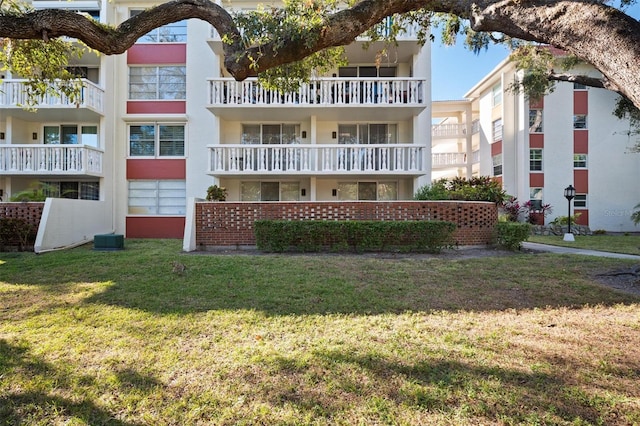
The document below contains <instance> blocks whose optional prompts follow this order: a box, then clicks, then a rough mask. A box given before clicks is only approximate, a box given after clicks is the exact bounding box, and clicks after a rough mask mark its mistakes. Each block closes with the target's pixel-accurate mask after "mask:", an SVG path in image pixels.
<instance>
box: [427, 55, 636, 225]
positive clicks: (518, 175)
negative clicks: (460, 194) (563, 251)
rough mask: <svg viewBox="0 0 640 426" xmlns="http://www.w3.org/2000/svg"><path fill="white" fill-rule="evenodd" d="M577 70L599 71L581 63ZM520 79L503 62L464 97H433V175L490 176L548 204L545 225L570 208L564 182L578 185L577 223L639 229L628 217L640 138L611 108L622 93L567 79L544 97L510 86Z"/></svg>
mask: <svg viewBox="0 0 640 426" xmlns="http://www.w3.org/2000/svg"><path fill="white" fill-rule="evenodd" d="M557 53H558V54H560V52H557ZM573 71H574V72H576V73H580V74H586V75H590V76H594V77H598V76H599V73H598V72H597V71H596V70H595V69H594V68H592V67H591V66H589V65H584V64H583V65H580V66H578V67H577V68H576V69H575V70H573ZM519 78H521V73H519V72H517V70H516V69H515V66H514V64H513V63H511V62H509V61H508V60H505V61H504V62H502V63H501V64H499V65H498V66H497V67H496V68H495V69H494V70H493V71H492V72H491V73H489V74H488V75H487V76H485V77H484V78H483V79H482V80H481V81H479V82H478V83H477V84H476V85H475V86H474V87H473V88H471V89H470V90H469V92H468V93H467V94H466V95H465V97H466V100H465V101H452V102H449V101H447V102H434V103H433V111H434V118H437V119H439V122H438V124H436V125H434V133H433V152H434V154H433V155H434V166H433V173H434V177H439V176H446V177H451V176H465V177H469V176H473V175H483V176H493V177H495V178H496V179H498V180H500V181H501V182H502V183H503V186H504V188H505V190H506V191H507V193H508V194H511V195H513V196H516V197H517V198H518V199H519V200H521V201H527V200H531V202H532V203H533V204H534V205H540V204H551V205H552V206H553V212H552V213H551V214H549V215H548V216H547V219H546V220H547V223H548V222H549V221H551V220H553V219H554V218H555V217H556V216H566V215H567V214H568V209H569V205H568V201H567V200H566V199H565V198H564V188H565V187H567V186H568V185H573V186H574V187H575V188H576V197H575V199H573V200H572V202H571V212H572V214H573V213H574V212H575V213H579V217H578V220H577V222H578V224H582V225H587V226H589V227H590V228H591V229H592V230H599V229H602V230H607V231H611V232H631V231H637V228H636V227H635V226H634V224H633V223H632V222H631V220H630V218H629V217H630V215H631V213H632V212H633V210H634V209H633V208H634V206H635V205H636V204H638V203H640V187H639V186H638V185H637V183H636V182H637V174H638V170H640V154H637V153H632V152H631V150H630V147H632V146H633V145H635V144H636V143H637V142H638V140H637V136H636V137H634V136H630V135H629V130H630V126H629V122H628V121H627V120H619V119H617V118H616V117H615V116H613V114H612V112H613V110H614V106H615V103H616V99H617V95H616V94H615V93H612V92H610V91H607V90H604V89H597V88H587V87H585V86H581V85H578V84H573V83H567V82H562V83H558V84H557V85H556V88H555V90H554V91H553V92H552V93H550V94H548V95H546V96H545V97H544V98H543V99H540V100H532V101H530V100H528V99H527V98H526V97H525V96H524V94H522V93H515V92H514V91H513V90H510V89H509V88H510V87H512V85H513V83H514V82H515V81H517V79H519ZM456 148H457V149H456ZM440 152H442V153H445V154H439V153H440ZM438 155H443V156H446V155H448V156H449V157H451V156H456V155H457V156H458V157H457V158H458V163H457V164H456V165H455V167H449V166H445V165H443V166H442V167H439V166H438V165H437V163H436V160H435V159H436V156H438ZM469 155H471V161H468V159H469ZM443 163H444V162H443Z"/></svg>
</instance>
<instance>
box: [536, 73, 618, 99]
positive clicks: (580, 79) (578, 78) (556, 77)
mask: <svg viewBox="0 0 640 426" xmlns="http://www.w3.org/2000/svg"><path fill="white" fill-rule="evenodd" d="M547 78H548V79H549V80H551V81H566V82H569V83H578V84H583V85H585V86H589V87H596V88H599V89H607V90H611V91H613V92H617V93H620V94H621V92H620V90H619V89H618V87H617V86H616V85H615V84H613V83H611V82H610V81H607V80H606V79H603V78H597V77H590V76H588V75H581V74H569V73H560V74H559V73H556V72H555V71H553V70H550V71H549V72H548V73H547Z"/></svg>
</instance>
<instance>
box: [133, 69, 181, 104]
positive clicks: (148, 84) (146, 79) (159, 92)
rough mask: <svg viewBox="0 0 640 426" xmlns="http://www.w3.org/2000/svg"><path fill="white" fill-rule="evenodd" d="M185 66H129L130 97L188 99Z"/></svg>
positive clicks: (136, 98) (134, 98) (137, 98)
mask: <svg viewBox="0 0 640 426" xmlns="http://www.w3.org/2000/svg"><path fill="white" fill-rule="evenodd" d="M186 90H187V73H186V67H184V66H157V67H156V66H153V67H129V99H133V100H140V99H186V93H187V92H186Z"/></svg>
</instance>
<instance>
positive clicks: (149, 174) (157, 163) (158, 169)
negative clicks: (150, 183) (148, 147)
mask: <svg viewBox="0 0 640 426" xmlns="http://www.w3.org/2000/svg"><path fill="white" fill-rule="evenodd" d="M186 176H187V172H186V160H182V159H180V160H155V159H153V160H152V159H149V160H132V159H129V160H127V179H186Z"/></svg>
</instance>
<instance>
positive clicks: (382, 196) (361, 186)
mask: <svg viewBox="0 0 640 426" xmlns="http://www.w3.org/2000/svg"><path fill="white" fill-rule="evenodd" d="M338 199H339V200H352V201H357V200H360V201H364V200H371V201H375V200H379V201H383V200H397V199H398V183H397V182H341V183H338Z"/></svg>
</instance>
